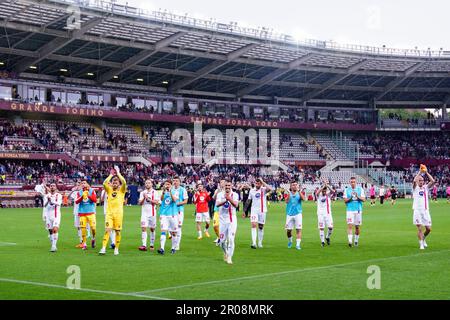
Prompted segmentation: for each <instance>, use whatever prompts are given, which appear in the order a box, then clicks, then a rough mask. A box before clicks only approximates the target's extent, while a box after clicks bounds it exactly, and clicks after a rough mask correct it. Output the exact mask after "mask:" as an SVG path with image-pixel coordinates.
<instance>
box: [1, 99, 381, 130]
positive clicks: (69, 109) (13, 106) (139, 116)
mask: <svg viewBox="0 0 450 320" xmlns="http://www.w3.org/2000/svg"><path fill="white" fill-rule="evenodd" d="M0 110H7V111H18V112H30V113H44V114H55V115H66V116H84V117H98V118H110V119H128V120H137V121H151V122H173V123H185V124H193V123H196V122H202V123H203V124H204V125H217V126H225V127H248V128H271V129H309V130H322V129H334V130H359V131H371V130H375V128H376V125H375V124H367V125H364V124H351V123H301V122H289V121H264V120H255V119H249V120H247V119H234V118H216V117H195V116H194V117H193V116H182V115H169V114H153V113H141V112H125V111H118V110H113V109H106V108H105V109H100V108H89V107H84V106H63V105H47V104H42V103H20V102H14V101H0Z"/></svg>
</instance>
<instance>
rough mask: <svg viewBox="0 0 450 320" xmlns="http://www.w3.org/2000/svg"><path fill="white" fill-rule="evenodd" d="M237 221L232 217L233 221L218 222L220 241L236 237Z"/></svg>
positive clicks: (231, 239) (232, 239)
mask: <svg viewBox="0 0 450 320" xmlns="http://www.w3.org/2000/svg"><path fill="white" fill-rule="evenodd" d="M236 230H237V221H236V219H233V222H224V223H222V222H220V225H219V238H220V242H224V241H227V240H228V241H234V238H235V237H236Z"/></svg>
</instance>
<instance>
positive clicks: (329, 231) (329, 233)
mask: <svg viewBox="0 0 450 320" xmlns="http://www.w3.org/2000/svg"><path fill="white" fill-rule="evenodd" d="M332 233H333V229H328V231H327V238H328V239H329V238H330V237H331V234H332Z"/></svg>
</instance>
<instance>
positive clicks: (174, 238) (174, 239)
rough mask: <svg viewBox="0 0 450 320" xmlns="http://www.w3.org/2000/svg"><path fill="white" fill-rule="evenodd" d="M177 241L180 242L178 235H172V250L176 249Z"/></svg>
mask: <svg viewBox="0 0 450 320" xmlns="http://www.w3.org/2000/svg"><path fill="white" fill-rule="evenodd" d="M179 240H180V235H179V234H177V235H176V236H173V235H172V250H174V249H176V248H177V246H178V241H179Z"/></svg>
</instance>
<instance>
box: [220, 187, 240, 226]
mask: <svg viewBox="0 0 450 320" xmlns="http://www.w3.org/2000/svg"><path fill="white" fill-rule="evenodd" d="M231 195H232V199H233V201H236V202H238V201H239V195H238V194H237V193H236V192H233V191H232V192H231ZM224 201H225V191H221V192H219V194H217V199H216V206H217V204H219V203H222V202H224ZM219 218H220V223H231V222H235V221H236V208H235V207H234V206H233V205H231V203H230V202H228V201H227V202H225V204H224V205H223V206H221V207H219Z"/></svg>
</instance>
